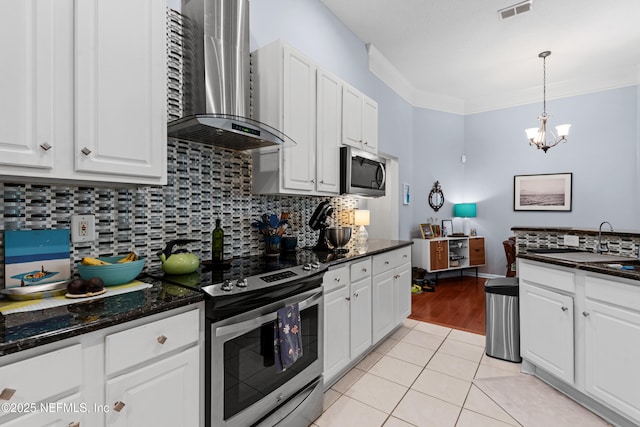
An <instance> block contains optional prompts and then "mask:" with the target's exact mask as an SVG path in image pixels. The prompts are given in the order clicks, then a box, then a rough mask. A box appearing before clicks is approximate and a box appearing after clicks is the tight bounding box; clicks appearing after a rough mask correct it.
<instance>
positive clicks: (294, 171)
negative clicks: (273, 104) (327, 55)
mask: <svg viewBox="0 0 640 427" xmlns="http://www.w3.org/2000/svg"><path fill="white" fill-rule="evenodd" d="M283 55H284V58H283V60H284V75H283V82H282V89H283V92H284V93H283V96H284V103H283V106H282V107H283V108H282V123H283V124H284V126H283V127H282V126H281V127H279V128H280V129H282V130H283V132H284V133H285V135H287V136H289V137H290V138H292V139H293V140H294V141H296V143H297V145H296V146H295V147H291V148H289V149H284V150H283V152H282V154H283V158H282V162H283V168H284V176H283V187H284V188H286V189H292V190H304V191H313V190H315V177H316V176H315V175H316V168H315V166H316V149H315V148H316V135H315V122H316V70H317V66H316V65H315V64H314V63H313V62H312V61H311V60H310V59H308V58H306V57H304V56H303V55H302V54H300V53H299V52H296V51H294V50H293V49H291V48H290V47H288V46H284V48H283Z"/></svg>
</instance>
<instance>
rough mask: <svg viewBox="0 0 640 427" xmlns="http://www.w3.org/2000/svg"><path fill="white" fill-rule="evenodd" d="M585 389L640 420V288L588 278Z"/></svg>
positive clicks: (583, 314)
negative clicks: (639, 385)
mask: <svg viewBox="0 0 640 427" xmlns="http://www.w3.org/2000/svg"><path fill="white" fill-rule="evenodd" d="M585 286H586V292H585V294H586V301H585V306H584V311H583V312H582V313H580V316H579V317H582V318H583V319H584V323H585V390H586V392H587V393H589V394H590V395H592V396H594V397H596V398H597V399H600V400H601V401H603V402H605V403H607V404H608V405H610V406H611V407H614V408H617V409H619V410H620V411H621V412H623V413H624V414H626V415H627V416H628V417H631V418H633V419H634V420H635V421H640V393H638V384H640V367H639V366H638V361H639V360H640V295H639V294H640V289H639V288H637V287H635V286H631V285H622V284H620V283H616V282H615V281H612V280H605V279H602V278H594V277H587V278H586V283H585Z"/></svg>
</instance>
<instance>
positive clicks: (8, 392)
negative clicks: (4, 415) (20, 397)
mask: <svg viewBox="0 0 640 427" xmlns="http://www.w3.org/2000/svg"><path fill="white" fill-rule="evenodd" d="M14 394H16V391H15V390H14V389H12V388H5V389H4V390H2V393H0V400H11V398H12V397H13V395H14Z"/></svg>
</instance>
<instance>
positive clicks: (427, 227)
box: [420, 224, 433, 239]
mask: <svg viewBox="0 0 640 427" xmlns="http://www.w3.org/2000/svg"><path fill="white" fill-rule="evenodd" d="M420 234H422V238H423V239H431V238H432V237H433V233H432V232H431V224H420Z"/></svg>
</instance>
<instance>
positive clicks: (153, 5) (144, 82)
mask: <svg viewBox="0 0 640 427" xmlns="http://www.w3.org/2000/svg"><path fill="white" fill-rule="evenodd" d="M75 8H76V16H75V29H76V32H75V45H76V72H75V78H76V87H75V100H76V105H75V106H76V111H75V118H76V120H75V149H74V151H75V153H74V158H75V169H76V171H81V172H89V173H99V174H118V175H128V176H140V177H153V178H157V179H158V182H159V183H164V182H162V181H161V180H162V179H164V180H165V181H166V176H165V175H166V157H167V152H166V138H167V126H166V122H167V117H166V110H167V108H166V73H167V71H166V70H167V65H166V63H167V62H166V43H165V40H166V36H165V33H166V30H165V29H166V9H165V4H164V2H150V1H145V0H110V1H98V0H82V1H77V2H75Z"/></svg>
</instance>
